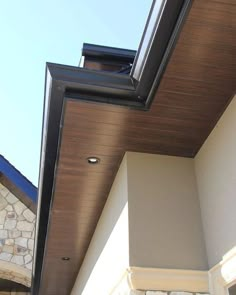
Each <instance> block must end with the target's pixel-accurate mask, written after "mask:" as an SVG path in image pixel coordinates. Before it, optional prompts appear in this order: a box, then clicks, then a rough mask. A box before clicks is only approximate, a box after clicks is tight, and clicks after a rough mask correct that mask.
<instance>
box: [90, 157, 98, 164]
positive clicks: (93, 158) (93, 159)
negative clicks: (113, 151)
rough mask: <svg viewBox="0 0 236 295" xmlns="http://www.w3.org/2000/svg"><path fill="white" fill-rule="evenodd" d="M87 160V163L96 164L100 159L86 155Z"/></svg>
mask: <svg viewBox="0 0 236 295" xmlns="http://www.w3.org/2000/svg"><path fill="white" fill-rule="evenodd" d="M87 161H88V163H89V164H92V165H94V164H98V163H99V162H100V159H99V158H98V157H88V158H87Z"/></svg>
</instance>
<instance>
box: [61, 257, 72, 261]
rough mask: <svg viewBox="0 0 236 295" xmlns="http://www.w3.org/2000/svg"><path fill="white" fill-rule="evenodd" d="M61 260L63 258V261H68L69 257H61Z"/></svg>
mask: <svg viewBox="0 0 236 295" xmlns="http://www.w3.org/2000/svg"><path fill="white" fill-rule="evenodd" d="M61 260H63V261H69V260H70V257H62V258H61Z"/></svg>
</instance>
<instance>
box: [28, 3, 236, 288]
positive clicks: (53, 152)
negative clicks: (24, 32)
mask: <svg viewBox="0 0 236 295" xmlns="http://www.w3.org/2000/svg"><path fill="white" fill-rule="evenodd" d="M170 2H171V1H170ZM209 2H210V3H214V4H216V3H215V2H214V1H209ZM204 3H205V4H204ZM190 4H191V1H186V2H185V5H186V6H184V10H182V13H180V14H179V18H178V21H177V26H175V29H174V30H172V31H171V35H170V36H169V37H170V38H169V39H168V40H167V42H166V45H167V47H165V50H164V51H162V52H160V54H157V52H158V51H157V47H156V46H157V43H158V42H157V39H156V41H155V38H154V39H153V40H154V41H153V42H152V44H151V46H150V48H149V51H148V52H149V54H148V55H147V59H146V62H145V65H144V67H143V70H142V79H140V80H136V79H134V78H133V77H132V76H125V75H119V74H111V73H105V72H96V71H91V70H86V69H80V68H77V67H69V66H64V65H56V64H47V69H46V86H45V112H44V127H43V138H42V154H41V167H40V184H39V196H40V200H39V208H40V213H39V217H38V238H37V243H36V247H37V252H36V253H37V254H36V257H35V269H34V283H33V294H46V293H45V290H47V288H49V286H48V285H47V284H48V283H47V282H45V275H46V273H44V272H46V268H45V264H47V265H49V264H50V263H51V261H50V259H49V258H50V256H52V250H53V244H52V239H53V238H52V237H53V229H56V228H57V229H58V230H59V228H60V227H56V224H60V223H57V220H56V218H57V217H56V215H57V213H58V214H59V216H62V215H60V214H62V209H63V208H62V205H63V203H62V201H61V200H62V197H61V195H62V194H61V193H60V189H58V185H60V181H62V180H63V179H64V180H65V182H64V189H65V188H69V182H71V184H72V185H74V191H76V182H78V181H79V183H80V184H81V185H82V184H83V185H84V186H89V185H91V184H94V186H95V190H97V191H98V192H99V191H102V194H101V195H99V194H97V196H96V198H95V199H94V200H96V201H94V202H95V203H96V204H95V206H94V207H93V208H92V210H94V211H90V212H89V213H88V214H87V217H86V218H87V220H89V222H90V223H91V226H89V234H88V239H87V240H86V241H85V244H86V245H88V243H89V238H91V234H92V232H93V230H94V228H95V225H96V221H97V220H98V218H99V215H100V213H101V210H102V207H103V205H104V203H105V200H106V197H107V194H108V192H109V188H110V186H111V184H112V181H113V179H114V177H115V174H116V171H117V169H118V166H119V163H120V161H121V159H122V156H123V154H124V152H125V151H126V150H130V151H141V152H150V153H151V152H152V153H162V154H169V155H177V156H185V157H194V156H195V154H196V153H197V151H198V150H199V148H200V147H201V145H202V144H203V142H204V140H205V139H206V137H207V136H208V134H209V132H210V131H211V130H212V128H213V126H214V125H215V123H216V122H217V119H218V118H219V116H220V115H221V114H222V112H223V111H224V109H225V107H226V106H227V104H228V102H229V101H230V99H231V98H232V96H233V94H234V91H235V85H233V78H232V73H233V72H234V69H235V66H234V64H233V65H232V68H230V69H227V67H228V66H230V57H231V51H230V50H231V49H230V48H231V46H232V44H230V41H232V42H233V40H230V36H229V37H228V36H225V38H224V40H222V44H223V42H224V43H225V46H226V48H227V50H228V51H227V52H226V54H225V67H226V68H223V69H222V70H221V72H219V78H218V77H217V76H216V74H215V72H214V71H215V69H216V70H218V71H219V65H221V64H222V62H221V61H219V62H218V63H217V61H218V59H217V56H216V57H215V59H214V57H212V56H211V54H212V53H215V54H216V53H217V50H219V48H220V47H221V43H220V39H221V37H222V32H220V31H219V33H218V34H217V31H216V30H215V28H214V21H213V24H212V23H211V17H213V20H215V21H216V22H217V21H218V19H221V18H222V19H224V21H225V22H226V23H227V22H228V20H227V19H226V18H227V15H228V14H229V13H230V12H228V11H229V9H228V6H227V5H229V4H224V2H222V3H218V6H217V7H216V8H215V10H213V11H211V14H210V13H208V15H209V18H210V28H211V29H212V31H213V32H212V33H215V38H216V39H217V42H218V41H219V46H217V47H216V48H213V47H211V44H210V45H209V46H208V45H207V46H205V44H204V42H205V43H207V39H204V37H205V36H207V32H206V34H205V36H202V39H200V46H199V49H201V48H203V49H204V48H207V50H208V51H209V53H208V54H207V56H209V58H212V60H213V61H216V63H215V65H214V66H215V69H214V67H212V66H210V67H209V66H208V65H207V61H205V63H204V67H202V68H201V66H199V67H198V68H196V72H193V73H192V72H191V68H192V65H197V63H196V62H195V61H194V57H193V58H192V57H191V56H190V55H189V53H190V52H191V50H193V46H192V47H191V44H188V43H187V42H186V38H191V34H198V31H196V28H197V27H199V28H200V29H199V31H200V32H202V30H201V25H202V24H197V25H196V19H197V17H198V16H199V15H201V14H202V12H203V11H204V9H206V7H207V6H208V4H207V3H206V2H204V1H199V2H198V3H196V2H194V5H195V4H196V5H195V6H193V9H192V10H191V13H190V17H189V18H188V20H187V25H188V26H187V27H186V29H185V30H183V33H182V34H181V38H180V40H179V41H178V43H177V48H176V49H175V50H174V55H173V57H172V58H171V60H170V62H169V65H168V68H167V71H166V72H165V74H164V70H165V68H166V66H167V63H168V61H169V58H170V56H171V52H172V50H173V49H174V45H175V42H176V41H177V37H178V33H179V28H180V27H181V25H182V24H183V20H184V16H185V15H186V12H187V11H188V9H189V7H190ZM221 7H224V8H225V11H226V12H222V13H218V12H217V8H218V9H220V8H221ZM203 17H204V20H205V21H207V20H208V19H207V17H208V16H206V14H205V13H204V15H203ZM163 25H164V24H163ZM203 26H204V25H203ZM194 30H195V31H194ZM233 32H235V26H234V27H232V35H233ZM156 33H158V34H159V33H160V32H156ZM158 34H157V35H156V37H157V36H158ZM164 35H165V34H164ZM192 42H193V43H194V40H192ZM201 42H202V43H201ZM212 44H214V42H213V43H212ZM162 49H163V48H162ZM183 54H186V56H187V58H185V57H184V56H182V55H183ZM160 57H162V58H161V59H160ZM199 57H200V60H201V61H203V58H204V57H205V55H204V53H199ZM158 61H159V62H158ZM185 61H186V62H187V65H186V64H185ZM188 63H189V64H188ZM191 63H192V64H191ZM153 65H155V68H154V67H153ZM205 68H207V69H209V81H204V80H200V79H199V77H201V73H198V72H197V70H199V71H202V69H205ZM186 69H187V70H186ZM184 70H186V72H188V73H189V76H186V75H185V76H182V72H181V71H183V72H184ZM191 73H192V76H190V74H191ZM163 74H164V76H163ZM203 74H204V73H202V75H203ZM228 75H229V77H228ZM162 76H163V79H162V80H161V78H162ZM227 78H228V81H227V85H226V86H224V87H222V89H221V90H219V88H218V85H217V83H218V81H221V79H224V81H225V79H227ZM160 81H162V82H161V85H160V87H159V88H158V86H159V83H160ZM182 82H183V83H182ZM181 83H182V84H181ZM195 85H196V86H195ZM199 86H201V87H207V90H206V91H208V93H209V99H208V100H207V95H206V93H204V92H203V91H202V90H201V89H198V87H199ZM184 87H186V90H183V89H185V88H184ZM157 88H158V91H157ZM197 91H199V93H197ZM214 98H215V99H216V100H215V101H214V100H213V99H214ZM205 99H206V100H205ZM196 100H198V103H195V101H196ZM152 101H153V104H152V105H151V103H152ZM175 102H177V103H178V104H179V105H177V106H176V105H173V104H174V103H175ZM150 107H151V109H150ZM149 110H150V111H149ZM140 111H145V112H140ZM112 112H114V116H113V118H112V120H115V121H116V122H117V124H118V122H119V121H120V120H121V121H122V120H123V127H122V130H121V129H119V127H114V129H112V128H111V126H109V124H111V123H112V122H113V121H111V118H109V116H108V113H112ZM94 117H95V118H97V121H96V120H92V119H93V118H94ZM71 118H72V119H71ZM86 118H90V119H91V120H90V123H91V124H90V125H89V124H88V125H86V124H85V123H84V122H87V121H86ZM128 119H129V120H131V123H130V122H129V120H128ZM96 123H97V124H96ZM71 126H74V129H73V130H72V131H71V133H70V128H71ZM99 126H103V127H104V128H105V129H104V132H105V134H103V135H104V136H102V135H101V136H100V138H101V141H102V140H104V141H106V144H107V146H106V148H105V147H104V149H103V150H102V145H101V146H100V145H99V144H97V147H96V149H93V148H91V147H93V146H95V145H96V142H97V141H98V139H99V136H97V133H98V134H99V132H98V131H99ZM119 126H120V125H119ZM124 127H125V129H124ZM139 127H140V128H139ZM88 130H89V133H88V135H87V134H85V133H86V132H87V131H88ZM113 130H114V134H112V132H113ZM135 130H136V134H135V135H133V136H132V134H133V132H134V131H135ZM145 130H146V131H145ZM191 131H193V134H190V133H191ZM96 132H97V133H96ZM109 132H110V133H111V134H110V133H109ZM116 132H117V136H116ZM142 132H145V134H144V133H142ZM144 135H145V136H144ZM115 137H116V138H117V140H120V144H119V146H118V148H117V153H115V152H114V150H115V149H114V141H113V140H114V138H115ZM68 138H70V139H72V138H75V140H74V143H73V142H72V141H68ZM76 138H77V141H76ZM103 138H104V139H103ZM129 138H133V139H132V140H129ZM110 139H111V142H112V141H113V145H112V144H110V143H111V142H110ZM156 139H158V140H156ZM79 140H81V142H83V144H87V145H88V148H87V150H86V149H84V147H83V148H81V154H80V157H78V156H77V155H75V156H74V158H73V150H72V151H69V154H70V155H71V159H70V161H68V159H69V156H68V154H67V155H66V150H65V147H66V145H71V147H72V148H73V147H75V150H76V149H77V148H78V147H79V143H78V141H79ZM138 142H139V144H138ZM103 144H104V143H103ZM109 144H110V148H108V145H109ZM91 153H96V154H100V155H101V156H105V157H106V159H110V158H109V157H112V158H114V159H115V160H114V161H113V160H112V161H111V163H109V161H107V162H106V161H105V164H104V165H105V167H104V169H105V170H106V169H107V170H109V171H110V173H109V175H108V173H107V174H106V173H105V172H104V171H103V170H102V169H103V168H102V167H101V168H98V173H99V177H96V179H95V178H92V179H90V178H89V177H88V176H89V174H90V172H89V170H86V169H89V168H87V166H86V164H85V162H84V160H85V159H86V155H87V156H89V155H91ZM104 153H105V154H104ZM80 161H81V162H80ZM109 165H111V166H109ZM76 166H77V168H76ZM70 167H71V168H70ZM86 175H87V176H86ZM102 175H103V176H102ZM65 177H66V178H65ZM73 179H74V180H73ZM66 181H67V184H66ZM105 182H106V183H105ZM104 183H105V186H104V187H102V186H103V184H104ZM80 193H81V192H80ZM92 193H93V194H94V192H92ZM59 195H60V197H59ZM85 195H86V194H85ZM82 198H84V199H83V200H82V201H81V202H82V203H84V202H85V201H86V198H85V196H83V197H82ZM68 199H70V201H71V205H72V207H73V205H74V206H81V208H83V205H81V204H80V205H79V202H78V201H76V200H75V199H73V197H72V196H69V194H68ZM57 200H58V203H57V206H59V207H56V206H55V204H56V201H57ZM59 200H60V202H61V203H60V202H59ZM73 200H74V203H73V204H72V202H73ZM64 202H65V204H64V206H65V214H64V221H65V222H71V226H75V227H77V226H79V220H78V222H77V223H76V225H75V224H74V223H73V222H74V220H73V218H72V219H70V216H71V212H72V211H74V210H77V209H78V210H80V208H79V207H78V208H77V207H75V208H70V209H68V207H67V205H68V204H67V202H68V200H66V199H65V200H64ZM91 212H92V213H93V214H92V216H91ZM72 215H73V214H72ZM85 215H86V213H85ZM77 217H78V218H80V217H79V216H77ZM81 218H82V217H81ZM83 218H84V216H83ZM49 225H50V226H49ZM59 236H60V235H59ZM61 238H62V236H60V239H61ZM72 248H73V251H77V252H80V251H81V252H83V255H84V253H85V252H86V246H85V247H83V248H80V247H79V246H78V247H77V245H76V241H75V240H74V241H73V245H72ZM68 250H69V249H68ZM83 255H82V256H81V257H83ZM81 257H79V258H78V257H77V258H78V260H77V261H74V262H72V264H73V268H74V269H75V268H76V270H77V271H78V269H79V264H81V262H82V261H81V259H82V258H81ZM54 258H55V257H54ZM55 259H56V258H55ZM59 260H60V257H58V262H57V263H55V264H54V268H55V269H56V268H57V267H60V265H61V264H60V261H59ZM52 261H54V260H52ZM65 271H68V270H65ZM74 275H75V274H74V273H73V276H74ZM53 279H55V281H56V278H55V276H54V277H53ZM74 279H75V278H74V277H71V278H70V279H69V278H68V277H67V278H66V282H67V285H66V287H67V288H68V290H69V289H70V288H71V281H73V280H74ZM51 283H53V281H51ZM42 284H43V289H40V288H42ZM42 290H44V291H42ZM42 292H44V293H42ZM48 294H51V293H48ZM62 294H65V293H63V291H62Z"/></svg>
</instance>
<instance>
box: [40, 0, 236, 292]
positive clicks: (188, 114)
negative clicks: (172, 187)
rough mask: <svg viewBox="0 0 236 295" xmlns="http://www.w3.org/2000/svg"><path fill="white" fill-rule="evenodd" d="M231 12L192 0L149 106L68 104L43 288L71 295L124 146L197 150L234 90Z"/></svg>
mask: <svg viewBox="0 0 236 295" xmlns="http://www.w3.org/2000/svg"><path fill="white" fill-rule="evenodd" d="M235 15H236V5H235V1H232V0H231V1H230V0H229V1H227V0H222V1H217V0H216V1H214V0H212V1H208V0H197V1H194V4H193V7H192V9H191V11H190V14H189V17H188V19H187V21H186V24H185V26H184V28H183V30H182V33H181V35H180V38H179V41H178V43H177V46H176V48H175V50H174V53H173V55H172V57H171V59H170V62H169V65H168V67H167V69H166V72H165V74H164V77H163V79H162V82H161V84H160V86H159V89H158V91H157V93H156V96H155V98H154V101H153V104H152V107H151V109H150V110H149V111H147V112H144V111H137V110H130V109H128V108H124V107H119V106H113V105H104V104H96V103H86V102H83V101H76V100H68V101H67V102H66V108H65V116H64V122H63V129H62V141H61V146H60V155H59V162H58V167H57V170H56V185H55V194H54V201H53V206H52V213H51V223H50V232H49V236H48V242H47V252H46V257H45V265H44V272H43V280H42V282H43V283H42V289H41V294H43V295H67V294H70V290H71V288H72V286H73V283H74V280H75V278H76V275H77V273H78V271H79V268H80V266H81V263H82V261H83V259H84V255H85V253H86V250H87V247H88V245H89V242H90V240H91V237H92V234H93V232H94V229H95V227H96V224H97V221H98V219H99V216H100V214H101V212H102V209H103V206H104V204H105V201H106V199H107V196H108V194H109V191H110V188H111V185H112V182H113V180H114V177H115V175H116V172H117V170H118V168H119V165H120V162H121V160H122V158H123V156H124V153H125V152H126V151H135V152H145V153H159V154H167V155H176V156H184V157H194V156H195V154H196V153H197V151H198V150H199V148H200V147H201V145H202V144H203V142H204V141H205V139H206V138H207V136H208V135H209V132H210V131H211V130H212V128H213V127H214V125H215V123H216V122H217V120H218V118H219V116H220V115H221V114H222V112H223V111H224V109H225V107H226V106H227V104H228V102H229V101H230V99H231V98H232V96H233V94H234V93H235V91H236V79H235V73H236V42H235V40H236V38H235V36H236V18H235ZM91 155H95V156H98V157H99V158H100V159H101V162H100V164H99V165H94V166H92V165H89V164H88V163H87V161H86V158H87V157H88V156H91ZM63 256H69V257H70V258H71V260H70V261H67V262H66V261H62V260H61V257H63Z"/></svg>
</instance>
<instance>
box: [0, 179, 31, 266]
mask: <svg viewBox="0 0 236 295" xmlns="http://www.w3.org/2000/svg"><path fill="white" fill-rule="evenodd" d="M35 218H36V216H35V214H34V213H33V212H32V211H31V210H30V209H29V208H27V207H26V206H25V205H24V204H23V203H22V202H21V201H20V200H19V199H18V198H17V197H16V196H14V195H13V194H12V193H11V192H10V191H9V190H8V189H7V188H6V187H5V186H3V185H2V184H0V261H7V262H11V263H13V264H16V265H18V266H22V267H24V268H26V269H29V270H32V260H33V249H34V231H35Z"/></svg>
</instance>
